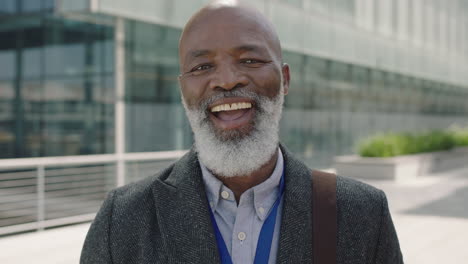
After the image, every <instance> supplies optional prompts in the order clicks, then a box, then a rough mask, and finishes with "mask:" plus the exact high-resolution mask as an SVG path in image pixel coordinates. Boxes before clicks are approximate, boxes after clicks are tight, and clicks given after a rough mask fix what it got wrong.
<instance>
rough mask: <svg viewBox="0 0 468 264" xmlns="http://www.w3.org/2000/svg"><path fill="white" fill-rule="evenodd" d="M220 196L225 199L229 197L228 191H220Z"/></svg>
mask: <svg viewBox="0 0 468 264" xmlns="http://www.w3.org/2000/svg"><path fill="white" fill-rule="evenodd" d="M221 197H223V199H227V198H229V193H228V192H226V191H222V192H221Z"/></svg>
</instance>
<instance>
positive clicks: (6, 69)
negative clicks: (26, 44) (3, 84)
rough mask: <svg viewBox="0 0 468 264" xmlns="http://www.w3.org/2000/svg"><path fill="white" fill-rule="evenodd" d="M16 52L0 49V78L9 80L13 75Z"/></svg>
mask: <svg viewBox="0 0 468 264" xmlns="http://www.w3.org/2000/svg"><path fill="white" fill-rule="evenodd" d="M15 55H16V53H15V52H14V51H12V50H3V51H0V68H1V69H2V70H0V80H11V79H13V78H14V77H15V68H16V56H15Z"/></svg>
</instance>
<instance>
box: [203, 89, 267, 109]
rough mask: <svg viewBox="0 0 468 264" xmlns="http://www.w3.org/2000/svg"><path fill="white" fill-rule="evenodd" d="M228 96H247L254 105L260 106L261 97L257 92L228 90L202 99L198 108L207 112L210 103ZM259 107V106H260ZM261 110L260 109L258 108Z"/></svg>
mask: <svg viewBox="0 0 468 264" xmlns="http://www.w3.org/2000/svg"><path fill="white" fill-rule="evenodd" d="M230 97H244V98H248V99H250V100H252V101H254V103H255V104H254V105H256V106H260V105H261V103H260V102H261V101H262V97H261V96H259V95H258V94H256V93H254V92H252V91H249V90H230V91H225V92H219V93H217V94H215V95H213V96H211V97H209V98H206V99H204V100H203V101H201V102H200V108H199V109H200V110H201V111H204V112H205V113H207V112H208V111H209V109H208V107H209V106H210V105H212V104H213V103H214V102H216V101H217V100H220V99H223V98H230ZM260 108H261V107H260ZM260 110H261V109H260Z"/></svg>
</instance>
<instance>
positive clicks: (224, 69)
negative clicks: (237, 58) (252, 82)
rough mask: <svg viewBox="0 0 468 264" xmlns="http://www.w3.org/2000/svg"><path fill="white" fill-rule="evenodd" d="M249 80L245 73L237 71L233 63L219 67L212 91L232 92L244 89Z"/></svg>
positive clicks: (212, 82) (214, 76)
mask: <svg viewBox="0 0 468 264" xmlns="http://www.w3.org/2000/svg"><path fill="white" fill-rule="evenodd" d="M247 84H248V78H247V76H246V75H245V73H244V72H242V71H240V70H239V69H237V67H236V65H233V64H232V63H223V64H221V65H218V67H217V69H216V71H215V72H214V75H213V78H212V80H211V84H210V87H211V89H222V90H232V89H236V88H241V87H244V86H246V85H247Z"/></svg>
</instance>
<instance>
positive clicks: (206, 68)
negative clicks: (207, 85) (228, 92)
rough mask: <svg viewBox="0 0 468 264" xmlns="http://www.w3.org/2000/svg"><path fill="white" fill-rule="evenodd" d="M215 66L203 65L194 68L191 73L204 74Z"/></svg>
mask: <svg viewBox="0 0 468 264" xmlns="http://www.w3.org/2000/svg"><path fill="white" fill-rule="evenodd" d="M212 67H213V66H212V65H211V64H201V65H197V66H195V67H193V68H192V69H191V70H190V72H202V71H206V70H209V69H211V68H212Z"/></svg>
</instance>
